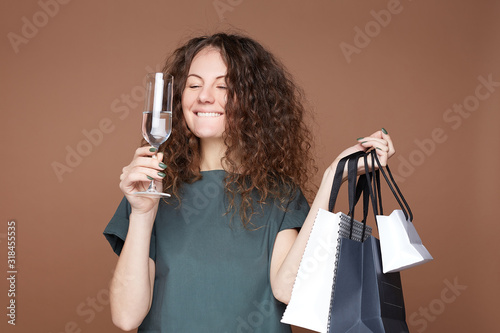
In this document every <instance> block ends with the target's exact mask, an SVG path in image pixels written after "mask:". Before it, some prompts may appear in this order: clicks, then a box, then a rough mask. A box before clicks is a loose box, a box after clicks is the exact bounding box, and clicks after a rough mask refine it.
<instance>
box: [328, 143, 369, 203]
mask: <svg viewBox="0 0 500 333" xmlns="http://www.w3.org/2000/svg"><path fill="white" fill-rule="evenodd" d="M363 154H364V152H363V151H357V152H354V153H352V154H350V155H347V156H344V157H343V158H341V159H340V161H339V163H338V164H337V169H336V170H335V176H334V177H333V184H332V190H331V192H330V200H329V202H328V210H329V211H330V212H332V213H333V209H334V208H335V203H336V201H337V197H338V195H339V190H340V186H341V185H342V176H343V174H344V169H345V165H346V162H347V161H348V160H349V159H351V158H353V157H356V156H361V155H363Z"/></svg>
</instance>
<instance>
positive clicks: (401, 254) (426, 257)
mask: <svg viewBox="0 0 500 333" xmlns="http://www.w3.org/2000/svg"><path fill="white" fill-rule="evenodd" d="M377 224H378V233H379V237H380V251H381V253H382V271H383V272H384V273H390V272H398V271H402V270H403V269H407V268H410V267H413V266H417V265H421V264H424V263H426V262H428V261H431V260H432V259H433V258H432V256H431V254H430V253H429V251H427V249H426V248H425V246H424V245H423V244H422V240H421V239H420V236H419V235H418V233H417V230H416V229H415V226H414V225H413V223H412V222H411V221H410V220H409V219H407V218H406V217H405V214H404V213H403V211H402V210H399V209H398V210H395V211H393V212H392V214H391V215H389V216H385V215H377Z"/></svg>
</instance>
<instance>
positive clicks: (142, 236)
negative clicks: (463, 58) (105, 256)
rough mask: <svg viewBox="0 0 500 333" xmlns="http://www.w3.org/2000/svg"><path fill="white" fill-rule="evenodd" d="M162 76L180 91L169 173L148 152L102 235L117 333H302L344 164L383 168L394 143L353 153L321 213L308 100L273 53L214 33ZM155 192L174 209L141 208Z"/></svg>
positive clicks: (326, 179)
mask: <svg viewBox="0 0 500 333" xmlns="http://www.w3.org/2000/svg"><path fill="white" fill-rule="evenodd" d="M164 71H165V72H168V73H170V74H172V75H173V76H174V78H175V84H174V110H173V126H174V127H173V130H172V135H171V137H170V138H169V140H167V142H166V143H164V144H163V145H162V146H161V147H160V151H159V152H158V160H156V159H152V158H150V157H151V156H152V155H153V154H154V153H155V152H154V149H151V148H150V147H148V146H144V147H141V148H139V149H137V150H136V152H135V155H134V158H133V160H132V162H131V163H130V164H129V165H128V166H126V167H124V168H123V173H122V175H121V177H120V179H121V183H120V188H121V190H122V191H123V193H124V195H125V197H124V199H123V200H122V202H121V204H120V206H119V207H118V209H117V211H116V213H115V215H114V216H113V218H112V220H111V221H110V222H109V224H108V226H107V227H106V229H105V231H104V234H105V236H106V238H107V239H108V241H109V242H110V244H111V246H112V247H113V249H114V251H115V252H116V253H117V254H118V255H119V259H118V263H117V266H116V270H115V273H114V277H113V280H112V283H111V289H110V292H111V312H112V318H113V322H114V323H115V324H116V325H117V326H118V327H120V328H122V329H123V330H132V329H135V328H137V327H139V332H151V333H152V332H217V333H218V332H266V333H271V332H272V333H274V332H291V328H290V326H288V325H284V324H281V323H280V319H281V316H282V314H283V311H284V309H285V306H286V305H285V304H287V303H288V301H289V300H290V296H291V291H292V287H293V283H294V280H295V276H296V274H297V271H298V267H299V264H300V260H301V257H302V254H303V252H304V249H305V246H306V242H307V239H308V236H309V233H310V230H311V227H312V224H313V221H314V218H315V215H316V212H317V211H318V209H319V208H324V209H326V208H327V207H328V199H329V194H330V189H331V184H332V181H333V174H334V173H335V168H336V165H337V161H338V160H339V159H340V158H342V157H343V156H345V155H347V154H350V153H352V152H355V151H359V150H367V149H370V148H375V149H376V150H377V154H378V156H379V159H380V161H381V163H382V164H385V163H386V161H387V158H389V157H390V156H391V155H393V154H394V147H393V144H392V141H391V139H390V137H389V135H388V134H387V132H386V131H385V130H382V131H377V132H375V133H373V134H372V135H370V136H368V137H364V138H363V139H362V140H358V143H356V144H355V145H353V146H352V147H350V148H348V149H346V150H345V151H343V152H342V153H341V154H340V155H339V156H338V157H337V158H336V159H335V161H334V162H333V163H332V165H331V166H330V167H328V168H327V170H326V171H325V173H324V176H323V180H322V182H321V185H320V187H319V190H318V192H317V194H316V197H315V199H314V201H313V204H312V206H311V208H310V209H309V205H308V203H307V201H306V199H305V198H304V195H303V194H302V189H307V182H308V180H309V178H310V177H309V176H310V174H311V172H312V158H311V152H310V147H311V144H310V140H311V139H310V132H309V131H308V130H307V128H306V126H305V125H304V121H303V118H304V114H305V110H304V107H303V105H302V97H301V92H300V90H299V89H298V88H297V87H296V85H295V84H294V83H293V81H292V79H291V77H290V75H289V74H288V73H287V72H286V70H285V69H284V67H283V66H282V65H281V63H280V62H279V61H277V60H276V58H275V57H274V56H273V55H272V54H271V53H269V52H268V51H267V50H265V49H264V48H263V47H262V46H261V45H260V44H259V43H257V42H255V41H254V40H252V39H250V38H247V37H243V36H237V35H227V34H215V35H213V36H208V37H200V38H194V39H191V40H190V41H188V42H187V43H186V44H185V45H183V46H182V47H180V48H179V49H177V50H176V51H175V52H174V53H173V55H172V56H171V57H170V58H169V60H168V61H167V64H166V66H165V68H164ZM362 170H363V168H362V166H360V173H361V172H362ZM150 179H154V180H155V181H157V184H158V186H162V187H163V190H164V191H165V192H167V193H170V194H172V197H171V198H169V199H166V200H165V199H162V200H161V201H160V200H159V199H151V198H144V197H138V196H134V195H133V193H134V192H136V191H141V190H144V189H145V188H147V185H148V183H149V180H150ZM299 230H300V231H299Z"/></svg>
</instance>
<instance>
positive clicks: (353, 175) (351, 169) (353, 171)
mask: <svg viewBox="0 0 500 333" xmlns="http://www.w3.org/2000/svg"><path fill="white" fill-rule="evenodd" d="M362 156H366V153H365V152H362V154H356V155H355V156H354V157H353V158H351V159H349V162H348V165H347V181H348V192H349V214H348V215H349V217H350V226H351V228H350V230H349V239H351V238H352V232H353V229H354V209H355V207H356V203H357V201H358V200H359V197H360V196H361V194H363V219H362V220H361V223H363V232H362V234H361V239H363V238H364V236H365V230H366V218H367V216H368V211H369V209H368V206H369V191H368V190H367V185H368V184H367V178H366V177H364V176H360V177H359V178H358V175H357V174H358V162H359V159H360V158H361V157H362ZM358 179H359V180H358ZM356 182H357V184H356ZM360 191H361V192H360Z"/></svg>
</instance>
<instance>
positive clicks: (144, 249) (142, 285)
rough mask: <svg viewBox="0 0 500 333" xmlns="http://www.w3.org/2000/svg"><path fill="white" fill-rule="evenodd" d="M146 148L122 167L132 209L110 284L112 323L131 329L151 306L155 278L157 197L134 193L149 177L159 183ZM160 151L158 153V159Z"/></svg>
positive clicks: (156, 163)
mask: <svg viewBox="0 0 500 333" xmlns="http://www.w3.org/2000/svg"><path fill="white" fill-rule="evenodd" d="M151 155H153V152H150V151H149V147H143V148H139V149H137V151H136V153H135V156H134V159H133V161H132V162H131V163H130V164H129V165H128V166H126V167H125V168H123V173H122V175H121V177H120V179H121V183H120V188H121V190H122V191H123V193H124V194H125V196H126V197H127V200H128V201H129V203H130V205H131V207H132V211H131V214H130V216H129V229H128V233H127V237H126V239H125V242H124V245H123V248H122V251H121V253H120V257H119V258H118V263H117V265H116V269H115V272H114V274H113V278H112V280H111V286H110V304H111V316H112V320H113V323H114V324H115V325H116V326H118V327H119V328H121V329H123V330H125V331H130V330H133V329H135V328H137V327H138V326H139V325H140V324H141V323H142V321H143V320H144V318H145V317H146V315H147V314H148V312H149V309H150V308H151V302H152V299H153V287H154V278H155V263H154V261H153V260H152V259H151V258H149V248H150V242H151V232H152V230H153V224H154V220H155V217H156V212H157V210H158V202H159V200H158V199H151V198H144V197H138V196H134V195H133V193H134V192H136V191H143V190H144V189H145V188H147V186H148V183H149V179H148V178H147V176H149V177H151V178H153V179H155V180H156V181H158V183H157V186H161V183H160V182H161V178H162V177H161V174H160V175H159V174H158V172H161V170H162V168H161V166H160V164H159V161H158V160H155V159H152V158H150V157H149V156H151ZM162 157H163V156H162V154H158V159H159V160H160V161H161V158H162Z"/></svg>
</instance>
